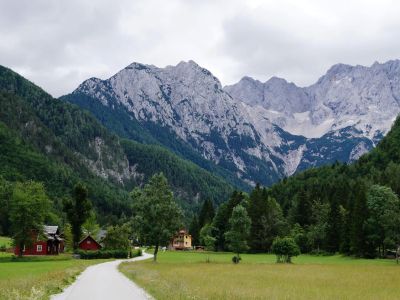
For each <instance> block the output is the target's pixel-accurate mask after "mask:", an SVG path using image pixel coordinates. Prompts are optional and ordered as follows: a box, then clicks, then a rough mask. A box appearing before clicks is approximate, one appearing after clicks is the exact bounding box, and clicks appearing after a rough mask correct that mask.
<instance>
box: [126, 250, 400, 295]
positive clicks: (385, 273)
mask: <svg viewBox="0 0 400 300" xmlns="http://www.w3.org/2000/svg"><path fill="white" fill-rule="evenodd" d="M232 256H233V254H232V253H206V252H204V253H201V252H169V251H167V252H161V253H160V254H159V258H158V262H157V263H153V262H152V261H141V262H134V263H123V264H122V265H121V266H120V269H121V271H122V272H123V273H124V274H125V275H126V276H128V277H129V278H130V279H132V280H133V281H135V282H136V283H138V284H139V285H141V286H142V287H144V288H145V289H146V290H147V291H148V292H149V293H150V294H151V295H153V296H154V297H155V298H156V299H159V300H162V299H399V295H400V284H399V282H400V281H399V276H400V265H396V263H395V261H394V260H383V259H375V260H367V259H353V258H349V257H342V256H339V255H335V256H311V255H301V256H299V257H297V258H294V259H293V264H276V263H275V256H274V255H268V254H243V255H242V261H241V263H240V264H238V265H234V264H232V263H231V258H232ZM207 257H208V258H209V260H210V262H209V263H207V262H206V259H207Z"/></svg>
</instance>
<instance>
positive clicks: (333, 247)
mask: <svg viewBox="0 0 400 300" xmlns="http://www.w3.org/2000/svg"><path fill="white" fill-rule="evenodd" d="M341 228H342V215H341V213H340V206H339V200H338V199H336V198H335V199H333V200H332V202H331V204H330V209H329V214H328V224H327V230H326V246H325V249H326V250H327V251H328V252H330V253H335V252H338V251H339V247H340V242H341V237H340V234H341V232H342V230H341Z"/></svg>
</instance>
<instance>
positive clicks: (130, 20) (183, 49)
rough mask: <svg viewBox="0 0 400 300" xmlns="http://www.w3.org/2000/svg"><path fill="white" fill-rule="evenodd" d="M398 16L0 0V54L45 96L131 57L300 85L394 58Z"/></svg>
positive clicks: (312, 6) (224, 5)
mask: <svg viewBox="0 0 400 300" xmlns="http://www.w3.org/2000/svg"><path fill="white" fill-rule="evenodd" d="M399 16H400V2H399V1H387V0H379V1H378V0H377V1H367V0H363V1H361V0H360V1H355V0H354V1H351V0H347V1H342V0H335V1H324V0H318V1H306V0H293V1H277V0H276V1H267V0H265V1H259V0H251V1H244V0H243V1H238V0H229V1H219V0H198V1H196V0H164V1H156V0H112V1H108V0H68V1H67V0H65V1H62V0H55V1H53V0H47V1H44V0H25V1H19V0H8V1H7V0H0V64H1V65H4V66H7V67H10V68H12V69H14V70H16V71H17V72H19V73H21V74H22V75H24V76H25V77H27V78H28V79H30V80H32V81H33V82H35V83H36V84H38V85H40V86H41V87H43V88H44V89H45V90H46V91H48V92H50V93H51V94H52V95H54V96H60V95H63V94H66V93H69V92H71V91H73V90H74V89H75V88H76V87H77V86H78V85H79V83H81V82H82V81H83V80H85V79H87V78H89V77H99V78H102V79H105V78H108V77H110V76H111V75H113V74H114V73H116V72H117V71H118V70H120V69H122V68H123V67H125V66H127V65H128V64H130V63H132V62H134V61H136V62H141V63H146V64H153V65H156V66H159V67H164V66H166V65H175V64H177V63H178V62H179V61H181V60H190V59H192V60H194V61H196V62H197V63H198V64H200V65H201V66H203V67H205V68H207V69H209V70H210V71H211V72H212V73H213V74H214V75H216V76H217V77H218V78H219V79H220V80H221V82H222V84H223V85H226V84H232V83H235V82H236V81H238V80H240V78H241V77H243V76H245V75H247V76H252V77H254V78H257V79H259V80H262V81H265V80H267V79H268V78H270V77H271V76H279V77H284V78H285V79H287V80H289V81H293V82H294V83H296V84H297V85H300V86H305V85H309V84H311V83H313V82H315V81H316V80H317V79H318V78H319V77H320V76H321V75H323V74H324V73H325V72H326V70H327V69H328V68H329V67H330V66H331V65H333V64H335V63H339V62H341V63H348V64H362V65H371V64H372V63H373V62H374V61H379V62H384V61H386V60H389V59H397V58H400V17H399Z"/></svg>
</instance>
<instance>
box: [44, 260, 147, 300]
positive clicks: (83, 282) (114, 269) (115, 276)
mask: <svg viewBox="0 0 400 300" xmlns="http://www.w3.org/2000/svg"><path fill="white" fill-rule="evenodd" d="M151 257H153V255H151V254H147V253H143V255H142V256H139V257H135V258H132V259H125V260H123V259H119V260H115V261H111V262H106V263H101V264H98V265H94V266H90V267H88V268H87V269H86V270H85V271H83V272H82V274H81V275H79V276H78V278H77V279H76V281H75V282H74V283H73V284H72V285H70V286H69V287H67V288H66V289H65V290H64V291H63V292H62V293H61V294H57V295H53V296H52V297H51V299H52V300H87V299H96V300H102V299H107V300H109V299H118V300H125V299H127V300H128V299H129V300H133V299H135V300H142V299H143V300H147V299H152V297H151V296H150V295H148V294H147V293H146V292H145V291H144V290H143V289H142V288H140V287H139V286H137V285H136V284H135V283H133V282H132V281H130V280H129V279H128V278H126V277H125V276H124V275H122V274H121V273H120V272H119V271H118V265H119V264H120V263H121V262H124V261H138V260H144V259H148V258H151Z"/></svg>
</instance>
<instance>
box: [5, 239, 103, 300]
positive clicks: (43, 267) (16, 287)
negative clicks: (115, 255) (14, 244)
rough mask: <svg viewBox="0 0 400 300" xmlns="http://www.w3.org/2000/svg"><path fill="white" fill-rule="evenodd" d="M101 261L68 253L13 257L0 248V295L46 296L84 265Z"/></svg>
mask: <svg viewBox="0 0 400 300" xmlns="http://www.w3.org/2000/svg"><path fill="white" fill-rule="evenodd" d="M0 244H1V242H0ZM103 261H104V260H79V259H73V258H72V257H71V254H62V255H58V256H45V257H39V256H35V257H33V256H32V257H24V258H22V259H15V258H14V257H13V255H12V254H10V253H4V252H0V299H1V300H3V299H4V300H5V299H7V300H9V299H29V300H31V299H48V298H49V296H50V295H51V294H54V293H57V292H59V291H61V290H62V288H63V287H64V286H66V285H68V284H69V283H71V282H72V281H73V280H74V278H75V277H76V276H77V275H78V274H79V273H81V272H82V271H83V270H84V269H85V268H86V267H87V266H89V265H93V264H96V263H99V262H103Z"/></svg>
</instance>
